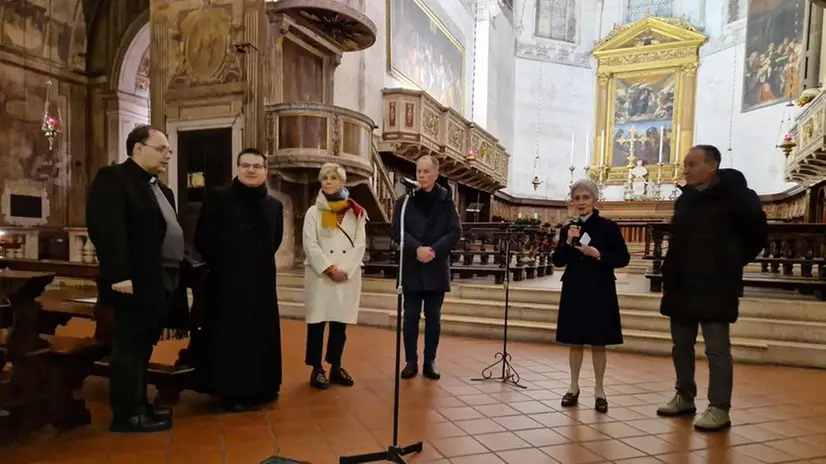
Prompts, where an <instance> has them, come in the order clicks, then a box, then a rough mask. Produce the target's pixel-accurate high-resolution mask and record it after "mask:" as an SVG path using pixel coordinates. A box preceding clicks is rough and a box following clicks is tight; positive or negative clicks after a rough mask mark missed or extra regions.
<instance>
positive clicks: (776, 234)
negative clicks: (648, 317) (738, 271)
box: [645, 223, 826, 300]
mask: <svg viewBox="0 0 826 464" xmlns="http://www.w3.org/2000/svg"><path fill="white" fill-rule="evenodd" d="M670 227H671V225H670V224H664V223H657V224H651V225H650V226H649V232H648V234H647V238H646V242H645V259H650V260H651V261H652V262H653V265H652V268H651V270H650V271H649V272H647V273H646V274H645V277H646V278H647V279H648V280H649V284H650V290H651V291H652V292H661V291H662V262H663V258H664V256H665V251H664V248H665V244H666V242H667V240H668V234H669V230H670ZM768 231H769V236H768V240H767V242H766V246H765V248H764V249H763V252H762V253H761V254H760V255H759V256H757V257H756V258H755V259H754V262H755V263H759V264H760V272H759V273H754V272H749V271H748V270H747V271H746V272H745V273H744V274H743V286H745V287H763V288H776V289H782V290H793V291H797V292H800V293H802V294H808V295H814V296H815V297H817V298H818V299H820V300H826V224H794V223H770V224H769V226H768Z"/></svg>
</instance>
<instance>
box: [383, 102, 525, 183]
mask: <svg viewBox="0 0 826 464" xmlns="http://www.w3.org/2000/svg"><path fill="white" fill-rule="evenodd" d="M382 96H383V99H384V127H383V134H382V140H383V142H384V144H385V145H386V147H385V148H382V151H385V150H387V151H392V152H393V153H394V154H396V155H397V156H401V157H404V158H408V159H411V160H415V159H416V158H418V157H419V156H420V155H422V154H430V155H432V156H435V157H436V158H438V159H439V162H440V164H441V166H440V167H439V170H440V172H441V174H442V175H444V176H445V177H448V178H450V179H452V180H456V181H457V182H459V183H462V184H466V185H469V186H471V187H474V188H478V189H479V190H482V191H487V192H495V191H497V190H500V189H502V188H505V187H506V186H507V184H508V160H509V158H510V155H509V154H508V153H507V152H506V151H505V148H504V147H503V146H502V145H501V144H499V141H498V140H497V139H496V138H495V137H494V136H492V135H491V134H489V133H488V132H486V131H485V130H483V129H482V128H481V127H478V126H477V125H475V124H473V123H472V122H470V121H468V120H466V119H465V118H463V117H462V116H461V115H460V114H459V113H457V112H456V111H455V110H453V109H451V108H447V107H445V106H442V105H441V104H440V103H439V102H437V101H436V100H435V99H433V98H432V97H430V96H429V95H428V94H427V93H425V92H422V91H418V90H409V89H384V90H382Z"/></svg>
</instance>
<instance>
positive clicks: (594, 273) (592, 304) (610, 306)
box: [553, 179, 631, 413]
mask: <svg viewBox="0 0 826 464" xmlns="http://www.w3.org/2000/svg"><path fill="white" fill-rule="evenodd" d="M598 192H599V187H597V185H596V184H595V183H594V182H593V181H591V180H589V179H580V180H578V181H576V182H575V183H574V184H573V185H572V186H571V199H572V202H573V206H574V210H575V213H576V215H577V217H576V218H575V219H574V221H573V222H571V223H570V224H568V225H566V226H565V227H563V228H562V230H561V231H560V233H559V242H558V243H557V246H556V250H554V254H553V264H554V266H557V267H562V266H564V267H565V272H564V273H563V274H562V296H561V299H560V302H559V316H558V317H557V324H556V325H557V327H556V341H557V342H558V343H563V344H566V345H570V347H571V351H570V355H569V360H570V365H571V386H570V388H569V390H568V393H566V394H565V396H563V397H562V406H564V407H570V406H576V405H577V403H578V402H579V393H580V392H579V371H580V368H581V367H582V358H583V354H584V346H585V345H589V346H590V347H591V355H592V357H593V362H594V374H595V376H596V379H595V384H594V398H595V404H594V409H596V410H597V411H599V412H603V413H604V412H607V411H608V401H607V400H606V397H605V390H604V389H603V379H604V378H605V367H606V364H607V359H606V353H605V347H606V346H607V345H619V344H622V323H621V321H620V312H619V301H618V300H617V286H616V277H614V269H618V268H621V267H625V266H627V265H628V262H629V261H630V260H631V256H630V255H629V254H628V247H627V246H626V245H625V239H623V238H622V233H621V232H620V228H619V226H618V225H617V223H615V222H614V221H612V220H610V219H606V218H603V217H600V215H599V211H598V210H597V209H595V206H596V201H597V196H598Z"/></svg>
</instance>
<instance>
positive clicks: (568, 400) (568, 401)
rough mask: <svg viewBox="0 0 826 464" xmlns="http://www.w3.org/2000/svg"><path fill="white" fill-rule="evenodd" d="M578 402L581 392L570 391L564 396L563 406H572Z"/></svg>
mask: <svg viewBox="0 0 826 464" xmlns="http://www.w3.org/2000/svg"><path fill="white" fill-rule="evenodd" d="M577 404H579V392H576V393H571V392H568V393H566V394H565V396H563V397H562V407H563V408H570V407H572V406H576V405H577Z"/></svg>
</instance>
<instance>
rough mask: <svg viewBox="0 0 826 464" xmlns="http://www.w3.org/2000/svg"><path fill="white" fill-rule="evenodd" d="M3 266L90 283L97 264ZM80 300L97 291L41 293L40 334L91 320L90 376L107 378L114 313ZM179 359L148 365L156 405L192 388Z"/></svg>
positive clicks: (189, 371) (17, 262)
mask: <svg viewBox="0 0 826 464" xmlns="http://www.w3.org/2000/svg"><path fill="white" fill-rule="evenodd" d="M4 267H5V268H9V269H14V270H21V271H24V270H25V271H47V272H51V273H54V274H55V275H56V276H59V277H70V278H75V279H88V280H91V281H94V280H95V279H97V277H98V275H99V274H98V272H99V269H98V265H97V264H89V263H78V262H70V261H60V260H28V259H0V268H4ZM80 298H97V289H96V288H94V289H91V288H88V287H87V288H62V289H58V290H49V291H46V292H44V294H43V295H42V296H41V297H39V298H38V302H39V303H40V304H41V306H42V311H41V312H40V315H39V325H40V330H41V333H46V334H54V333H55V330H56V328H57V327H58V326H61V325H66V323H68V321H69V320H70V319H72V318H74V317H78V318H82V319H89V320H94V321H95V335H94V339H95V340H96V342H97V344H98V345H99V346H101V347H102V349H101V351H100V352H99V354H100V356H99V357H98V359H96V360H95V362H94V367H93V370H92V375H95V376H98V377H108V376H109V359H108V355H109V353H110V351H111V341H112V334H113V332H114V314H113V312H112V310H111V309H110V308H106V307H104V306H101V305H98V304H88V303H79V302H76V301H72V300H75V299H80ZM193 306H194V305H193ZM181 358H182V359H179V361H178V362H176V363H175V365H172V366H170V365H167V364H160V363H154V362H153V363H150V364H149V370H148V373H147V383H149V384H150V385H154V386H155V387H156V389H157V390H158V397H157V398H156V401H158V402H159V403H160V404H163V405H173V404H176V403H177V400H178V398H179V397H180V393H181V392H182V391H183V390H186V389H190V387H191V386H192V379H193V377H194V371H195V369H194V368H193V367H192V366H191V365H190V364H189V363H187V362H186V353H183V355H182V356H181Z"/></svg>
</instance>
